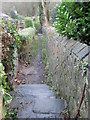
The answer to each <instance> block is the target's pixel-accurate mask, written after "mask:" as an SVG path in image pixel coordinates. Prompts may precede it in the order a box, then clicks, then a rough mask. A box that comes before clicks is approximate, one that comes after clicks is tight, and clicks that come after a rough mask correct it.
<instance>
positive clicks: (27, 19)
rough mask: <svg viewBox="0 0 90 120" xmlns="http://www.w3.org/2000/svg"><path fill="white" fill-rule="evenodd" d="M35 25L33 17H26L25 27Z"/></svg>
mask: <svg viewBox="0 0 90 120" xmlns="http://www.w3.org/2000/svg"><path fill="white" fill-rule="evenodd" d="M28 27H34V22H33V19H32V18H30V17H26V18H25V28H28Z"/></svg>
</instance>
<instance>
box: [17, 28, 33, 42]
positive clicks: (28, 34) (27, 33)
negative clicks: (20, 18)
mask: <svg viewBox="0 0 90 120" xmlns="http://www.w3.org/2000/svg"><path fill="white" fill-rule="evenodd" d="M19 35H20V36H21V39H22V40H26V41H30V39H31V38H33V37H34V36H35V28H31V27H29V28H25V29H23V30H22V31H21V32H19Z"/></svg>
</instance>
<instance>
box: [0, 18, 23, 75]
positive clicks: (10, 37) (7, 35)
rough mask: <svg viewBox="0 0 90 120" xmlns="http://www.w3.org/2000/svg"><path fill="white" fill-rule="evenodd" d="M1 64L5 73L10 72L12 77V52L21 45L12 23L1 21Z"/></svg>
mask: <svg viewBox="0 0 90 120" xmlns="http://www.w3.org/2000/svg"><path fill="white" fill-rule="evenodd" d="M1 27H2V44H3V48H2V53H3V55H2V63H3V65H4V67H5V72H6V74H7V75H8V72H9V71H10V70H11V71H12V73H13V75H14V67H15V65H14V52H15V49H16V50H18V49H19V48H20V45H21V41H20V36H19V34H18V31H17V29H16V27H15V25H14V23H13V22H12V21H9V20H4V19H2V24H1Z"/></svg>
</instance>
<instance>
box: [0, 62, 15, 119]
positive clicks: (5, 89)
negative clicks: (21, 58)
mask: <svg viewBox="0 0 90 120" xmlns="http://www.w3.org/2000/svg"><path fill="white" fill-rule="evenodd" d="M6 78H7V75H6V74H5V72H4V66H3V65H2V63H0V95H1V94H2V95H3V101H4V102H3V101H2V102H3V105H4V108H3V112H5V114H4V116H3V117H5V119H16V111H15V109H12V108H10V107H9V104H10V103H11V101H12V95H11V94H10V90H11V89H10V84H8V82H7V81H6Z"/></svg>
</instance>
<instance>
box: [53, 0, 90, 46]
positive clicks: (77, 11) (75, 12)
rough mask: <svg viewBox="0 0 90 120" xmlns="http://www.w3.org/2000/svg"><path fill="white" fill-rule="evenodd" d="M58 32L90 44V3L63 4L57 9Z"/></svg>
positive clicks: (56, 22)
mask: <svg viewBox="0 0 90 120" xmlns="http://www.w3.org/2000/svg"><path fill="white" fill-rule="evenodd" d="M56 10H57V16H56V21H55V23H54V25H53V26H54V27H55V28H56V31H57V32H58V33H59V34H61V35H63V36H67V37H68V38H73V39H75V40H79V41H81V42H84V43H87V44H90V42H89V35H90V31H89V29H90V24H89V18H90V14H89V13H90V4H88V2H87V3H86V2H77V3H76V2H62V3H61V4H59V5H58V6H57V7H56Z"/></svg>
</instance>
